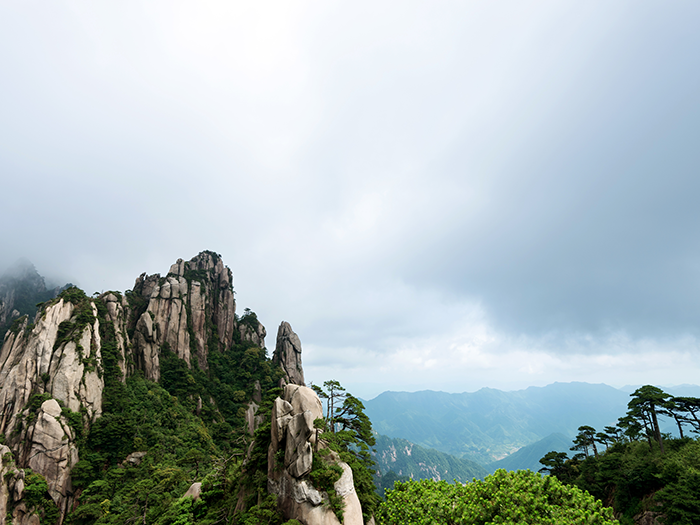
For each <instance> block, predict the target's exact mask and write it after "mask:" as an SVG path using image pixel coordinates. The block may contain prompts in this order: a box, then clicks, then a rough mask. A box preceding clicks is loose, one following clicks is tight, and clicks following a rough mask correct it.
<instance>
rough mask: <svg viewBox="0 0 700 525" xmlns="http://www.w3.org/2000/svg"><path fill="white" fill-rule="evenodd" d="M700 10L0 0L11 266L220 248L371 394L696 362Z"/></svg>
mask: <svg viewBox="0 0 700 525" xmlns="http://www.w3.org/2000/svg"><path fill="white" fill-rule="evenodd" d="M698 15H700V5H698V4H697V2H690V1H678V2H673V3H670V4H669V3H665V4H654V3H642V4H640V3H639V2H632V1H620V2H614V3H611V2H604V1H601V0H596V1H591V2H586V3H577V4H566V3H561V2H554V1H544V2H538V3H522V2H516V1H506V2H499V3H493V2H486V1H474V2H468V3H463V2H447V3H440V4H435V3H434V2H418V1H409V2H401V3H400V4H399V3H397V2H392V1H378V2H377V1H374V2H362V1H361V2H353V3H351V4H339V3H324V4H322V5H320V4H318V3H311V2H294V3H289V2H278V1H273V2H266V3H264V4H259V3H255V4H250V3H240V2H219V1H212V2H207V3H204V4H202V3H197V4H191V3H186V2H180V1H175V2H164V1H155V2H147V3H146V2H141V1H136V0H134V1H127V2H120V3H118V4H116V3H115V4H109V3H94V2H86V1H78V2H64V1H59V2H52V3H51V4H49V5H45V4H43V3H42V4H39V3H37V2H34V1H29V2H22V3H4V4H2V5H0V69H1V70H2V71H3V74H2V76H3V81H2V82H0V97H1V99H2V100H3V101H4V103H3V104H0V173H1V174H2V177H1V178H0V195H2V197H3V199H2V202H3V206H2V209H3V217H4V219H5V220H4V227H3V228H2V230H1V231H2V233H0V247H1V248H0V273H2V271H3V270H4V269H6V268H9V267H10V266H11V265H12V264H13V262H14V261H15V260H17V259H18V258H20V257H26V258H28V259H29V260H30V261H32V263H33V264H34V265H36V268H37V270H38V272H39V273H40V274H41V275H42V276H45V277H46V279H47V281H50V283H51V284H50V286H56V285H62V284H64V283H66V282H73V283H76V284H78V285H80V286H81V287H82V288H84V289H85V291H86V292H87V294H88V295H90V294H92V293H93V292H95V291H103V290H109V289H116V290H126V289H130V288H131V287H132V286H133V279H134V276H135V275H139V274H140V273H141V272H149V273H154V272H158V271H162V268H167V267H169V265H170V264H171V263H172V261H173V260H175V259H177V258H178V257H187V258H189V257H192V256H194V255H195V254H197V253H199V252H200V251H201V250H204V249H209V250H213V251H215V252H217V253H220V254H221V255H222V256H223V258H224V260H225V261H226V262H227V264H228V265H229V266H230V267H231V268H232V270H233V271H234V274H235V290H236V292H237V300H238V301H239V304H240V306H241V309H242V308H244V307H250V308H251V309H252V310H254V311H255V312H256V313H257V314H258V316H259V318H260V319H261V321H262V322H263V323H264V324H265V325H267V326H276V325H277V324H278V323H279V322H280V321H281V320H283V319H286V320H288V321H289V322H291V323H292V325H293V326H294V327H295V330H296V331H297V333H298V334H299V336H300V338H301V339H302V341H303V343H304V348H305V352H306V353H305V358H304V359H305V362H304V365H305V372H306V375H307V378H308V379H310V380H313V381H316V382H322V381H323V380H326V379H330V378H334V379H337V380H339V381H341V383H343V385H344V386H346V387H347V388H348V390H349V391H351V392H353V393H354V394H356V395H359V396H362V397H364V398H371V397H374V396H376V395H378V394H379V393H380V392H383V391H385V390H411V391H415V390H421V389H433V390H446V391H450V392H465V391H469V392H474V391H476V390H478V389H479V388H481V387H485V386H488V387H492V388H499V389H503V390H517V389H520V388H524V387H527V386H529V385H539V386H542V385H546V384H550V383H552V382H555V381H561V382H567V381H587V382H591V383H600V382H604V383H608V384H611V385H613V386H617V387H620V386H623V385H625V384H647V383H653V384H663V385H674V384H681V383H695V382H697V379H696V378H697V377H698V374H699V373H700V358H699V353H698V337H699V336H700V322H699V320H700V284H699V283H700V280H699V279H698V268H699V267H700V244H699V243H698V242H697V239H699V238H700V231H699V229H700V208H699V207H698V206H697V203H696V196H697V195H698V193H699V191H700V179H699V178H698V177H697V166H698V165H699V161H700V148H698V147H697V144H698V141H699V139H700V127H699V123H700V73H699V72H700V63H699V62H700V55H699V54H698V53H697V51H696V50H697V49H698V48H700V33H699V32H698V31H697V30H696V20H697V19H698ZM47 284H48V283H47Z"/></svg>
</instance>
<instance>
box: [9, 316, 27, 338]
mask: <svg viewBox="0 0 700 525" xmlns="http://www.w3.org/2000/svg"><path fill="white" fill-rule="evenodd" d="M28 317H29V316H27V315H23V316H21V317H18V318H17V319H15V320H14V321H12V324H11V325H10V332H12V333H13V334H17V333H19V331H20V329H21V328H22V323H24V321H26V320H27V319H28Z"/></svg>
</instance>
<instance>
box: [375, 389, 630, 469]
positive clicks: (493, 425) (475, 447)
mask: <svg viewBox="0 0 700 525" xmlns="http://www.w3.org/2000/svg"><path fill="white" fill-rule="evenodd" d="M628 401H629V395H628V394H626V393H624V392H621V391H619V390H617V389H615V388H612V387H610V386H607V385H602V384H599V385H592V384H587V383H554V384H552V385H548V386H546V387H530V388H527V389H525V390H519V391H516V392H503V391H500V390H495V389H490V388H482V389H481V390H479V391H477V392H474V393H463V394H448V393H445V392H433V391H423V392H414V393H408V392H384V393H383V394H380V395H379V396H377V397H376V398H374V399H372V400H369V401H367V402H366V403H365V406H366V407H367V415H368V416H369V417H370V419H371V420H372V424H373V426H374V429H375V430H376V431H377V432H378V433H380V434H385V435H387V436H389V437H401V438H404V439H408V440H409V441H411V442H413V443H416V444H417V445H420V446H423V447H430V448H435V449H437V450H440V451H442V452H446V453H448V454H453V455H455V456H457V457H462V458H469V459H472V460H474V461H477V462H479V463H482V464H488V463H491V462H493V461H494V460H499V459H502V458H503V457H505V456H507V455H508V454H510V453H512V452H513V451H514V450H516V449H519V448H521V447H524V446H526V445H529V444H531V443H534V442H536V441H539V440H540V439H543V438H545V437H546V436H548V435H550V434H554V433H561V434H563V435H565V436H571V437H573V436H575V435H576V433H577V429H578V427H579V426H581V425H591V426H594V427H596V428H602V427H604V426H606V425H611V424H614V423H615V422H616V420H617V418H618V417H620V415H622V414H624V413H625V411H626V407H627V403H628Z"/></svg>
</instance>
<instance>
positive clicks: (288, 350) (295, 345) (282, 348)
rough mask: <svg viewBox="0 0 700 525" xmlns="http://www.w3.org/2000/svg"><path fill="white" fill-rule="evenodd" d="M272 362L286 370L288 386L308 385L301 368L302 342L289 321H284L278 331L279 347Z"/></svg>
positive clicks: (276, 347) (277, 346)
mask: <svg viewBox="0 0 700 525" xmlns="http://www.w3.org/2000/svg"><path fill="white" fill-rule="evenodd" d="M272 360H273V362H274V363H276V364H279V365H280V366H281V367H282V368H283V369H284V372H285V380H286V382H287V383H288V384H293V385H305V384H306V383H305V382H304V369H303V368H302V366H301V341H300V340H299V336H298V335H297V334H296V333H294V330H292V327H291V325H290V324H289V323H288V322H287V321H282V324H280V327H279V329H278V330H277V345H276V346H275V353H274V355H273V357H272Z"/></svg>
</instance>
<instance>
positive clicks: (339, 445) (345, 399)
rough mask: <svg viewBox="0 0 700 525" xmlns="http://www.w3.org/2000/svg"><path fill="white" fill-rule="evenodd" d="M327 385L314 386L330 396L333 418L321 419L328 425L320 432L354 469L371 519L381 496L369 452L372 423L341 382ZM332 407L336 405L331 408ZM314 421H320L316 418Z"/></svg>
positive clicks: (357, 488)
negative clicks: (376, 487) (322, 386)
mask: <svg viewBox="0 0 700 525" xmlns="http://www.w3.org/2000/svg"><path fill="white" fill-rule="evenodd" d="M324 387H325V388H326V390H324V389H322V388H320V387H318V386H314V390H315V391H316V393H317V394H318V395H319V397H321V398H322V399H326V400H327V407H328V409H327V413H328V414H329V417H330V422H328V420H327V421H326V423H325V424H320V422H319V426H320V427H322V428H325V429H326V432H324V433H323V434H322V435H321V436H322V439H323V441H324V442H325V443H326V444H327V445H328V447H329V448H330V449H331V450H334V451H335V452H337V453H338V454H339V455H340V459H342V460H343V461H345V462H346V463H347V464H348V465H349V466H350V468H351V469H352V475H353V482H354V485H355V491H356V492H357V496H358V498H359V500H360V505H362V514H363V516H364V519H365V521H369V520H370V518H371V517H372V515H373V514H374V512H375V509H376V508H377V505H378V503H379V500H380V498H379V497H378V496H377V494H376V490H375V485H374V473H375V463H374V460H373V459H372V456H371V454H370V447H373V446H374V445H375V438H374V435H373V433H372V423H371V422H370V420H369V418H368V417H367V415H366V414H365V413H364V409H365V407H364V405H363V404H362V402H361V401H360V400H359V399H357V398H356V397H354V396H352V395H350V394H348V393H347V392H346V391H345V389H344V388H343V387H342V386H341V385H340V383H338V382H337V381H326V382H325V383H324ZM341 400H342V405H341V404H340V401H341ZM331 407H334V409H333V410H331ZM314 425H317V422H316V421H314Z"/></svg>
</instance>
